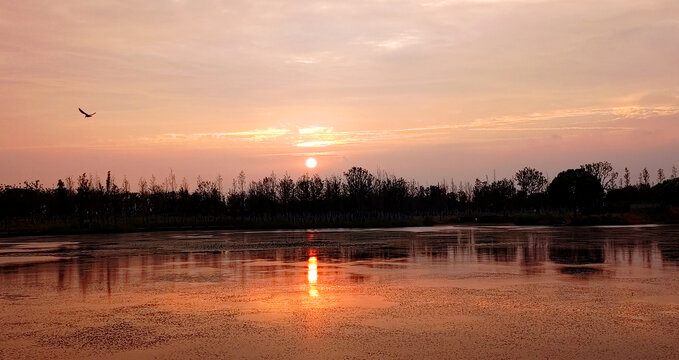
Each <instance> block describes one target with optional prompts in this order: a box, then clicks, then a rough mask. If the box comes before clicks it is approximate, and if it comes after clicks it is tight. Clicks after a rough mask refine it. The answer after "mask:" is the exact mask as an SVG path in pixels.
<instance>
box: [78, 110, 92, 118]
mask: <svg viewBox="0 0 679 360" xmlns="http://www.w3.org/2000/svg"><path fill="white" fill-rule="evenodd" d="M78 110H80V112H81V113H83V114H84V115H85V117H86V118H88V117H92V115H94V114H96V112H93V113H91V114H88V113H86V112H84V111H83V109H81V108H78Z"/></svg>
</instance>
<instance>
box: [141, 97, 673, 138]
mask: <svg viewBox="0 0 679 360" xmlns="http://www.w3.org/2000/svg"><path fill="white" fill-rule="evenodd" d="M675 114H679V107H677V106H671V105H666V106H650V107H649V106H646V107H645V106H619V107H592V108H575V109H560V110H553V111H549V112H544V113H531V114H525V115H508V116H499V117H491V118H481V119H476V120H472V121H468V122H460V123H456V124H437V125H431V126H422V127H408V128H397V129H370V130H347V131H337V130H335V128H334V127H329V126H309V127H302V128H297V129H296V131H295V130H291V129H287V128H268V129H264V130H260V129H255V130H251V131H238V132H206V133H192V134H181V133H166V134H162V135H159V136H156V137H152V138H143V139H142V140H143V141H145V142H155V143H165V142H192V141H195V142H198V141H206V140H207V141H209V140H213V141H217V140H226V141H229V140H243V141H252V142H262V141H272V142H276V143H278V144H280V145H282V146H294V147H297V148H327V147H333V146H346V145H357V144H366V143H387V142H399V143H401V142H403V141H409V142H456V141H462V140H460V139H463V140H464V141H473V140H474V139H470V138H469V136H455V135H462V134H463V132H464V131H474V132H478V131H485V132H506V131H510V132H535V133H539V132H555V131H558V132H582V131H629V130H633V129H635V127H634V126H630V125H629V124H628V123H626V124H619V123H620V122H621V121H622V120H644V119H648V118H651V117H657V116H667V115H675Z"/></svg>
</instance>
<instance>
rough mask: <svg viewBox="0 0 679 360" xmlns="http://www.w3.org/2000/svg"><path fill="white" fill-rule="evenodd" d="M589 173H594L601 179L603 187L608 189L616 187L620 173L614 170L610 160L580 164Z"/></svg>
mask: <svg viewBox="0 0 679 360" xmlns="http://www.w3.org/2000/svg"><path fill="white" fill-rule="evenodd" d="M580 168H581V169H584V170H585V171H587V172H588V173H590V174H592V175H594V177H596V178H597V180H599V182H600V183H601V187H603V188H604V190H606V191H608V190H611V189H614V188H615V183H616V180H617V179H618V173H617V172H616V171H614V170H613V165H611V163H609V162H608V161H600V162H596V163H591V164H586V165H582V166H580Z"/></svg>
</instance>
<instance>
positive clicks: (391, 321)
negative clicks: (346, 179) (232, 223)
mask: <svg viewBox="0 0 679 360" xmlns="http://www.w3.org/2000/svg"><path fill="white" fill-rule="evenodd" d="M678 234H679V228H677V227H638V228H635V227H620V228H579V229H565V228H518V227H511V228H502V227H496V228H484V229H475V228H454V227H453V228H420V229H400V230H393V229H392V230H373V231H324V232H304V231H301V232H272V233H267V232H254V233H242V232H241V233H222V232H201V233H154V234H130V235H116V236H84V237H67V238H66V237H63V238H61V237H60V238H55V237H50V238H23V239H12V241H11V242H12V243H20V244H24V246H20V247H19V248H23V249H25V248H29V249H34V250H35V249H38V250H35V251H34V252H21V253H20V254H16V253H14V252H13V251H12V249H13V248H15V247H17V245H16V244H9V241H8V242H7V244H4V245H3V244H0V252H1V251H2V250H3V249H5V250H6V251H5V253H4V254H5V255H3V257H0V259H3V258H4V257H10V256H24V257H28V256H36V257H40V256H51V257H60V258H63V259H62V260H60V261H57V262H48V263H33V264H29V263H23V264H21V265H13V266H3V267H0V325H2V326H0V339H3V340H2V342H1V343H0V358H2V359H34V358H53V359H73V358H75V359H91V358H98V359H148V358H159V359H187V358H189V359H198V358H199V359H213V358H215V359H217V358H267V359H271V358H281V359H286V358H294V359H300V358H301V359H312V358H315V359H319V358H321V359H340V358H341V359H346V358H400V359H412V358H418V359H420V358H503V359H512V358H556V359H566V358H568V359H571V358H591V359H594V358H607V359H626V358H636V359H639V358H668V359H671V358H675V359H676V358H679V340H677V339H679V276H678V275H679V236H678ZM0 242H1V241H0ZM55 242H64V243H68V244H69V245H68V246H67V247H57V248H56V249H54V248H50V249H48V250H45V249H46V248H47V246H45V247H40V246H35V244H40V243H50V244H51V245H50V246H53V244H54V243H55ZM74 243H76V244H77V246H76V245H74ZM25 244H30V245H25Z"/></svg>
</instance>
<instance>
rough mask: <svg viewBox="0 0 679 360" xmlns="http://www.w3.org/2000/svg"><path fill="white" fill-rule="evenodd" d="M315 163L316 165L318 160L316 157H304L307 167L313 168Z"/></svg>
mask: <svg viewBox="0 0 679 360" xmlns="http://www.w3.org/2000/svg"><path fill="white" fill-rule="evenodd" d="M316 165H318V162H317V161H316V159H314V158H308V159H306V167H308V168H309V169H313V168H315V167H316Z"/></svg>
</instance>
